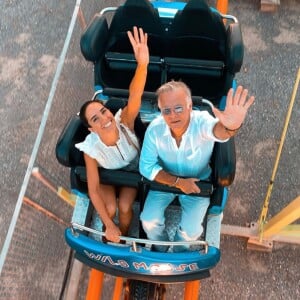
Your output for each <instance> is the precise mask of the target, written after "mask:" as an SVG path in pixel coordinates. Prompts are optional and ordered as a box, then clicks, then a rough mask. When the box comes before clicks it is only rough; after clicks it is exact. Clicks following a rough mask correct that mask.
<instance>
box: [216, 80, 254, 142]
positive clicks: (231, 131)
mask: <svg viewBox="0 0 300 300" xmlns="http://www.w3.org/2000/svg"><path fill="white" fill-rule="evenodd" d="M247 97H248V90H247V89H244V88H243V87H242V86H239V87H238V88H237V90H236V92H235V94H234V91H233V89H230V90H229V92H228V94H227V99H226V107H225V110H224V111H220V110H219V109H217V108H215V107H214V108H213V113H214V114H215V116H216V117H217V118H218V119H219V122H218V123H217V124H216V125H215V127H214V129H213V132H214V135H215V137H216V138H218V139H220V140H224V139H227V138H230V137H232V136H234V135H235V134H236V133H237V132H238V130H239V129H240V127H241V126H242V124H243V122H244V120H245V118H246V115H247V112H248V109H249V108H250V106H251V105H252V104H253V103H254V96H251V97H249V99H247Z"/></svg>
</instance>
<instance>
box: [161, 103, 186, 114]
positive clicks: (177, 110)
mask: <svg viewBox="0 0 300 300" xmlns="http://www.w3.org/2000/svg"><path fill="white" fill-rule="evenodd" d="M172 110H173V112H174V113H175V114H181V113H182V112H183V106H182V105H177V106H175V107H173V108H169V107H168V108H163V109H162V110H161V113H162V114H163V115H165V116H169V115H170V114H171V113H172Z"/></svg>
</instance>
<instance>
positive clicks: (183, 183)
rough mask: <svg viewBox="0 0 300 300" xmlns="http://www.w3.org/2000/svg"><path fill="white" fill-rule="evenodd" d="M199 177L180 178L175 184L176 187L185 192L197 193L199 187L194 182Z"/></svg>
mask: <svg viewBox="0 0 300 300" xmlns="http://www.w3.org/2000/svg"><path fill="white" fill-rule="evenodd" d="M198 181H199V179H197V178H180V179H179V180H178V182H177V184H176V187H177V188H178V189H180V190H182V191H183V192H184V193H185V194H198V193H200V188H199V187H198V185H197V184H196V182H198Z"/></svg>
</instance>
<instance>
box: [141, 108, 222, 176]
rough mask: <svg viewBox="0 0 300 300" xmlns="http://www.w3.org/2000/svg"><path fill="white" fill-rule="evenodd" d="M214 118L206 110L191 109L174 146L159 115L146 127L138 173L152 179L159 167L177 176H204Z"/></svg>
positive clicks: (212, 144) (212, 135)
mask: <svg viewBox="0 0 300 300" xmlns="http://www.w3.org/2000/svg"><path fill="white" fill-rule="evenodd" d="M217 122H218V119H216V118H214V117H213V116H211V115H210V114H209V113H208V112H206V111H192V112H191V119H190V124H189V126H188V128H187V130H186V132H185V133H184V135H183V136H182V140H181V143H180V146H179V147H178V146H177V144H176V141H175V139H174V138H173V137H172V135H171V132H170V129H169V127H168V125H167V124H166V122H165V121H164V119H163V117H162V116H159V117H157V118H156V119H154V120H153V121H152V122H151V123H150V125H149V126H148V128H147V131H146V134H145V138H144V142H143V147H142V151H141V156H140V173H141V174H142V175H143V176H144V177H146V178H148V179H150V180H154V178H155V177H156V175H157V174H158V172H159V171H160V170H164V171H166V172H168V173H170V174H173V175H175V176H180V177H189V178H198V179H206V178H208V177H209V176H210V173H211V169H210V166H209V161H210V157H211V155H212V151H213V147H214V143H215V142H226V141H227V140H219V139H217V138H216V137H215V136H214V134H213V128H214V126H215V124H216V123H217Z"/></svg>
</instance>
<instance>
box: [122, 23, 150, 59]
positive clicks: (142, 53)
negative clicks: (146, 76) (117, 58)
mask: <svg viewBox="0 0 300 300" xmlns="http://www.w3.org/2000/svg"><path fill="white" fill-rule="evenodd" d="M127 35H128V38H129V40H130V43H131V45H132V48H133V52H134V56H135V59H136V61H137V63H138V64H141V65H148V63H149V49H148V46H147V42H148V35H147V33H144V31H143V29H142V28H139V29H138V28H137V27H136V26H134V27H133V34H132V32H131V31H127Z"/></svg>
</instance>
